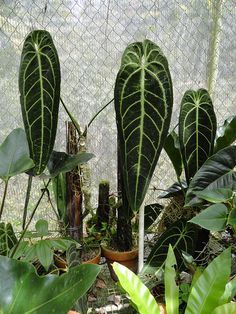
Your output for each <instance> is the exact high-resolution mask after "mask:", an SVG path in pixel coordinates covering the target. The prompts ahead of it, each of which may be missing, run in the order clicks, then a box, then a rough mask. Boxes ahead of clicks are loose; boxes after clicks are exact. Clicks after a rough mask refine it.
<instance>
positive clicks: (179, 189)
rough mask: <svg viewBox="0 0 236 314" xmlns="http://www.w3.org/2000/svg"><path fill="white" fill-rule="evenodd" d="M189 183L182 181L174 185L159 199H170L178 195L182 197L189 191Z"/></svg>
mask: <svg viewBox="0 0 236 314" xmlns="http://www.w3.org/2000/svg"><path fill="white" fill-rule="evenodd" d="M187 187H188V186H187V182H186V181H181V183H179V182H175V183H173V184H172V185H171V186H170V187H169V188H168V189H167V190H165V191H164V192H162V193H161V194H160V195H159V196H158V197H159V198H170V197H174V196H177V195H180V194H182V195H183V193H184V191H185V190H186V189H187Z"/></svg>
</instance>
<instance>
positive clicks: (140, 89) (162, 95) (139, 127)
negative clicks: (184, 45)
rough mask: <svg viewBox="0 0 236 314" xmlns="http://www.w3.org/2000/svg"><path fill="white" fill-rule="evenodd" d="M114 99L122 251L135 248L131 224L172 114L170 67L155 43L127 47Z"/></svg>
mask: <svg viewBox="0 0 236 314" xmlns="http://www.w3.org/2000/svg"><path fill="white" fill-rule="evenodd" d="M114 95H115V97H114V99H115V112H116V122H117V134H118V159H119V162H118V164H119V170H120V171H119V172H120V184H119V186H120V188H121V195H122V207H121V208H120V209H119V210H118V229H117V244H118V248H119V249H120V250H121V251H123V250H130V249H131V247H132V235H131V228H130V219H131V218H132V216H133V215H134V214H135V213H137V212H138V211H139V209H140V206H141V205H142V203H143V201H144V198H145V195H146V192H147V189H148V186H149V183H150V180H151V178H152V175H153V172H154V169H155V166H156V164H157V161H158V158H159V155H160V152H161V149H162V147H163V145H164V139H165V137H166V136H167V133H168V129H169V125H170V119H171V113H172V106H173V91H172V82H171V76H170V72H169V67H168V62H167V59H166V57H165V56H164V54H163V52H162V51H161V49H160V48H159V47H158V46H157V45H156V44H155V43H153V42H151V41H150V40H144V41H143V42H135V43H132V44H130V45H129V46H128V47H127V48H126V50H125V51H124V53H123V56H122V60H121V67H120V70H119V72H118V74H117V77H116V84H115V91H114ZM124 234H125V235H126V236H125V238H124V237H123V235H124Z"/></svg>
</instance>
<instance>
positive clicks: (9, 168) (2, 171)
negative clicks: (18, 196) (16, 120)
mask: <svg viewBox="0 0 236 314" xmlns="http://www.w3.org/2000/svg"><path fill="white" fill-rule="evenodd" d="M33 166H34V163H33V160H32V159H30V158H29V148H28V144H27V140H26V136H25V132H24V130H23V129H20V128H18V129H15V130H13V131H12V132H11V133H10V134H9V135H8V136H7V137H6V139H5V141H4V142H3V143H2V145H1V146H0V178H1V179H2V180H5V181H7V180H9V178H10V177H12V176H14V175H17V174H20V173H22V172H25V171H26V170H28V169H30V168H32V167H33Z"/></svg>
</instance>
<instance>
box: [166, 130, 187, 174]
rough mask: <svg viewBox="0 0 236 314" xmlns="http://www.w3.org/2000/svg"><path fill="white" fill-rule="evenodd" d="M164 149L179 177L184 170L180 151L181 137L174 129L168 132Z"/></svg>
mask: <svg viewBox="0 0 236 314" xmlns="http://www.w3.org/2000/svg"><path fill="white" fill-rule="evenodd" d="M164 149H165V151H166V153H167V155H168V156H169V158H170V160H171V162H172V165H173V167H174V169H175V172H176V175H177V178H179V177H180V176H181V173H182V170H183V162H182V156H181V153H180V146H179V137H178V135H177V134H176V133H175V131H174V130H173V131H171V132H170V133H169V134H168V136H167V138H166V140H165V144H164Z"/></svg>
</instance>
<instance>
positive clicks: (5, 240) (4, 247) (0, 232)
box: [0, 222, 17, 256]
mask: <svg viewBox="0 0 236 314" xmlns="http://www.w3.org/2000/svg"><path fill="white" fill-rule="evenodd" d="M16 243H17V238H16V236H15V233H14V230H13V228H12V225H11V224H10V223H7V224H5V223H4V222H1V223H0V255H5V256H9V253H10V251H11V249H12V248H13V246H14V245H15V244H16Z"/></svg>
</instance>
